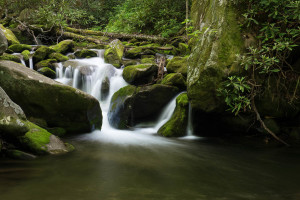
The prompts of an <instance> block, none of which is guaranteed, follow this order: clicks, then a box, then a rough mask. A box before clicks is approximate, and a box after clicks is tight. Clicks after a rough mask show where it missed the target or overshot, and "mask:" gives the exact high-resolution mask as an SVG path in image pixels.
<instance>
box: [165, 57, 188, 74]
mask: <svg viewBox="0 0 300 200" xmlns="http://www.w3.org/2000/svg"><path fill="white" fill-rule="evenodd" d="M187 69H188V62H187V57H174V58H173V59H171V60H170V61H169V62H168V64H167V71H168V73H181V74H182V75H183V76H185V77H186V76H187Z"/></svg>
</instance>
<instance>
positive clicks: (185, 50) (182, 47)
mask: <svg viewBox="0 0 300 200" xmlns="http://www.w3.org/2000/svg"><path fill="white" fill-rule="evenodd" d="M178 50H179V54H180V55H182V56H186V55H189V54H190V53H191V51H190V48H189V45H187V44H185V43H179V44H178Z"/></svg>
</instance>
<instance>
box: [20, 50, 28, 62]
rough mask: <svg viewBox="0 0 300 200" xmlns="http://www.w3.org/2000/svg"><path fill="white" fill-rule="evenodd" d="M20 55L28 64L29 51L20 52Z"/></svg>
mask: <svg viewBox="0 0 300 200" xmlns="http://www.w3.org/2000/svg"><path fill="white" fill-rule="evenodd" d="M21 55H22V56H23V59H24V61H25V62H29V59H30V51H29V50H24V51H22V53H21Z"/></svg>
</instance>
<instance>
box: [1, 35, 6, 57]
mask: <svg viewBox="0 0 300 200" xmlns="http://www.w3.org/2000/svg"><path fill="white" fill-rule="evenodd" d="M6 49H7V39H6V37H5V35H4V33H3V31H2V30H1V29H0V56H1V55H2V54H3V53H4V52H5V51H6Z"/></svg>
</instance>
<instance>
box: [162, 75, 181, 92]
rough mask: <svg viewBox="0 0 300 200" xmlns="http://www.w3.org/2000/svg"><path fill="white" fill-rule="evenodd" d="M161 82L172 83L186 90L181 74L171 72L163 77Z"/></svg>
mask: <svg viewBox="0 0 300 200" xmlns="http://www.w3.org/2000/svg"><path fill="white" fill-rule="evenodd" d="M161 84H163V85H172V86H175V87H178V88H179V89H181V90H186V81H185V78H184V77H183V75H182V74H180V73H171V74H168V75H167V76H165V77H164V79H163V80H162V82H161Z"/></svg>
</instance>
